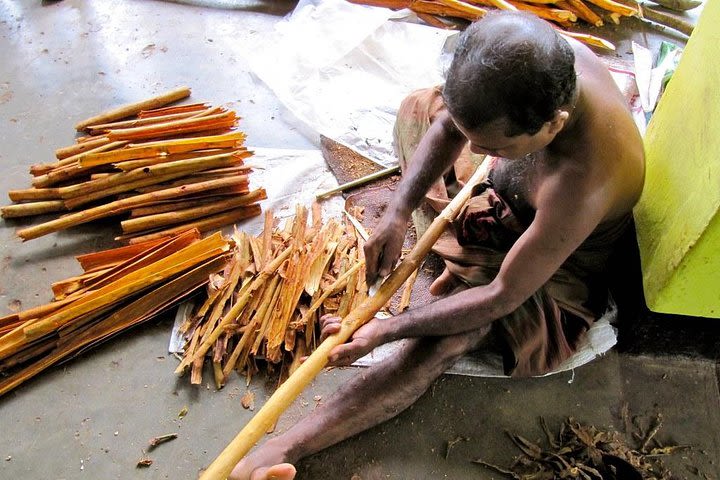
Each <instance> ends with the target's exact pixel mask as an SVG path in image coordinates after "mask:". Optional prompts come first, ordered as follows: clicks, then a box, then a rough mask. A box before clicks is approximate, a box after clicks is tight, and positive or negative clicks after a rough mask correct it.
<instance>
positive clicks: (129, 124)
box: [86, 108, 211, 135]
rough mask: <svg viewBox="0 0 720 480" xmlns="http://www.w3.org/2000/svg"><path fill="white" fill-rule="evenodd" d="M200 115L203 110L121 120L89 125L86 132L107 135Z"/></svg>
mask: <svg viewBox="0 0 720 480" xmlns="http://www.w3.org/2000/svg"><path fill="white" fill-rule="evenodd" d="M208 110H211V109H210V108H208V109H206V110H205V111H208ZM201 113H203V110H200V111H197V112H183V113H171V114H167V115H158V116H154V117H145V118H135V119H133V120H123V121H120V122H111V123H100V124H97V125H90V126H88V127H87V128H86V130H87V131H88V132H89V133H90V135H100V134H103V133H107V132H108V131H109V130H114V129H118V128H134V127H142V126H144V125H152V124H154V123H163V122H169V121H172V120H182V119H183V118H190V117H194V116H196V115H198V114H201Z"/></svg>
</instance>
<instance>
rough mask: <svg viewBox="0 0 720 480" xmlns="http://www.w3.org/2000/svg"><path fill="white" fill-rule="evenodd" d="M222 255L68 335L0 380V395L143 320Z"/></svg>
mask: <svg viewBox="0 0 720 480" xmlns="http://www.w3.org/2000/svg"><path fill="white" fill-rule="evenodd" d="M225 261H226V259H225V258H224V257H216V258H213V259H210V260H208V261H206V262H205V263H202V264H200V265H198V266H196V267H195V268H193V269H192V270H190V271H188V272H186V273H184V274H183V275H182V276H180V277H178V278H176V279H174V280H172V281H170V282H168V283H166V284H164V285H162V286H161V287H160V288H158V289H156V290H154V291H153V292H151V293H150V294H148V295H145V296H143V297H141V298H140V299H138V300H136V301H134V302H132V303H131V304H129V305H127V306H126V307H123V308H122V309H120V310H118V311H117V312H115V313H114V314H111V315H110V316H108V317H107V318H106V319H104V320H102V321H100V322H99V323H98V324H96V325H93V326H92V327H91V328H89V329H87V330H85V331H84V332H83V334H82V336H79V337H76V338H72V337H70V339H69V340H68V341H66V342H64V344H63V345H62V347H61V348H57V349H56V350H54V351H53V352H51V353H50V354H49V355H46V356H44V357H43V358H41V359H39V360H38V361H36V362H34V363H33V364H31V365H29V366H28V367H26V368H25V369H23V370H22V371H20V372H18V373H16V374H14V375H12V376H10V377H7V378H5V379H3V380H1V381H0V396H2V395H4V394H6V393H8V392H9V391H11V390H12V389H14V388H16V387H17V386H19V385H21V384H23V383H24V382H26V381H27V380H29V379H30V378H32V377H34V376H36V375H37V374H39V373H41V372H42V371H43V370H45V369H46V368H48V367H50V366H52V365H54V364H55V363H57V362H59V361H61V360H63V359H65V358H68V357H70V356H72V355H74V354H76V353H78V352H80V351H82V350H83V349H85V348H87V347H88V346H90V345H93V344H95V343H98V342H99V341H101V340H103V339H106V338H108V337H110V336H112V335H115V334H117V333H119V332H121V331H123V330H127V329H128V328H130V327H132V326H134V325H137V324H139V323H141V322H143V321H146V320H148V319H150V318H152V317H153V316H155V315H157V314H158V313H159V312H160V311H162V310H163V309H165V308H167V307H168V305H171V304H173V303H175V302H177V301H178V299H179V298H182V297H183V296H186V295H187V294H188V293H189V292H192V291H194V290H195V289H197V288H198V287H200V286H201V285H203V284H204V283H206V282H207V279H208V276H209V275H210V274H212V273H215V272H217V271H219V270H220V269H222V266H223V265H224V263H225Z"/></svg>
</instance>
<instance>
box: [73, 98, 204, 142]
mask: <svg viewBox="0 0 720 480" xmlns="http://www.w3.org/2000/svg"><path fill="white" fill-rule="evenodd" d="M189 96H190V88H189V87H178V88H174V89H172V90H168V91H166V92H164V93H161V94H160V95H157V96H154V97H152V98H148V99H146V100H142V101H140V102H133V103H128V104H125V105H122V106H120V107H116V108H113V109H111V110H107V111H105V112H103V113H100V114H99V115H95V116H94V117H90V118H87V119H85V120H82V121H80V122H78V123H77V124H76V125H75V130H77V131H78V132H80V131H82V130H85V129H86V128H87V127H88V126H90V125H96V124H99V123H106V122H113V121H115V120H120V119H123V118H126V117H129V116H131V115H136V114H137V113H139V112H140V111H142V110H149V109H151V108H157V107H162V106H164V105H167V104H168V103H172V102H176V101H178V100H182V99H183V98H186V97H189Z"/></svg>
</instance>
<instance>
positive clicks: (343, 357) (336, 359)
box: [328, 343, 353, 367]
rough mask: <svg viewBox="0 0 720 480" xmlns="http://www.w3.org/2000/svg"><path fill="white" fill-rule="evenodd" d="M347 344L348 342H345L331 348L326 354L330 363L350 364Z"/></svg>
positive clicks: (342, 365) (344, 365) (350, 358)
mask: <svg viewBox="0 0 720 480" xmlns="http://www.w3.org/2000/svg"><path fill="white" fill-rule="evenodd" d="M349 346H350V344H348V343H345V344H343V345H338V346H337V347H335V348H333V349H332V350H331V351H330V354H329V355H328V360H329V361H330V363H331V364H332V365H334V366H336V367H346V366H348V365H350V364H352V362H353V360H352V356H351V355H350V352H351V350H350V348H349Z"/></svg>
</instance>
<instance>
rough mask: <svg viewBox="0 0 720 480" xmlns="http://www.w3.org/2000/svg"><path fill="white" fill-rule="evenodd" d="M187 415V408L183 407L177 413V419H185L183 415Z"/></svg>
mask: <svg viewBox="0 0 720 480" xmlns="http://www.w3.org/2000/svg"><path fill="white" fill-rule="evenodd" d="M187 414H188V407H187V406H185V407H183V408H182V409H180V411H179V412H178V418H185V415H187Z"/></svg>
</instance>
